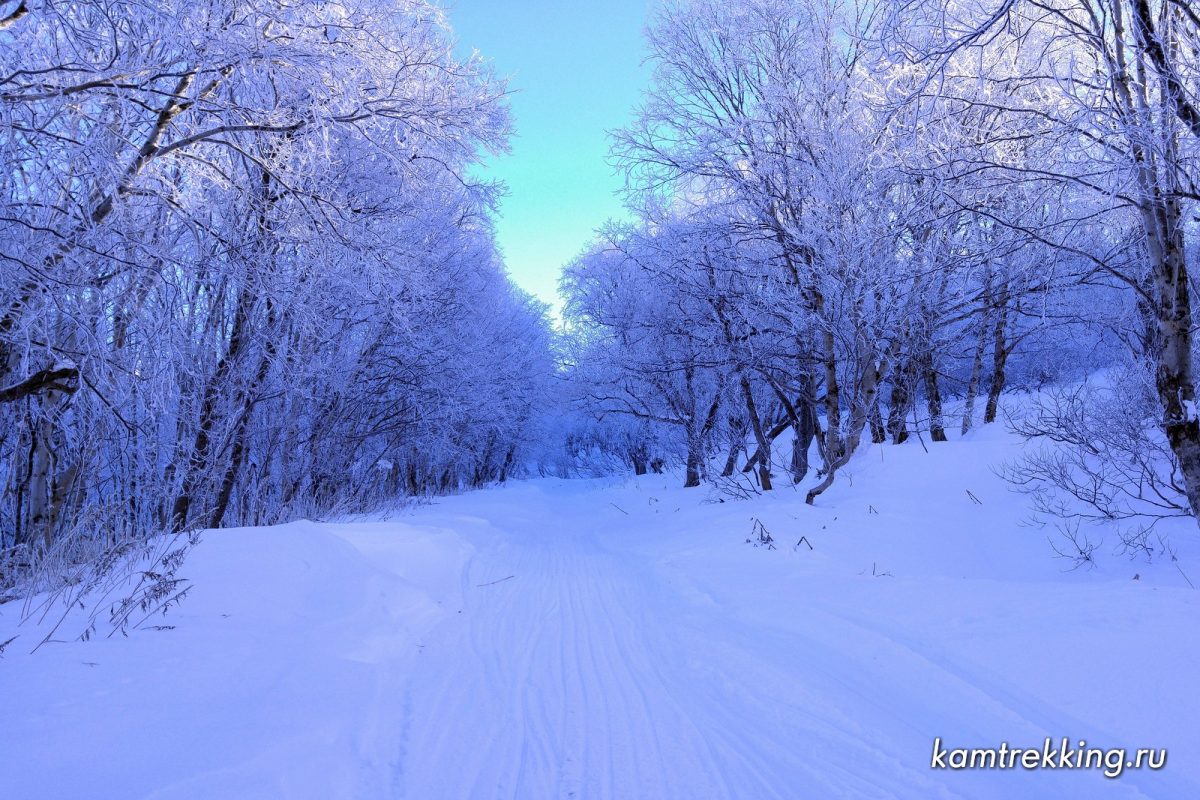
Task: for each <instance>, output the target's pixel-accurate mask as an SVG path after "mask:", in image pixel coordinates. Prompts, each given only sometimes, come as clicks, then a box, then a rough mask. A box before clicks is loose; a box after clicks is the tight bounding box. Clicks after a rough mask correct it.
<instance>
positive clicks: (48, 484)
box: [0, 0, 552, 584]
mask: <svg viewBox="0 0 1200 800" xmlns="http://www.w3.org/2000/svg"><path fill="white" fill-rule="evenodd" d="M505 91H506V90H505V87H504V84H503V83H502V82H500V81H498V80H496V79H495V78H494V77H493V76H492V75H491V73H490V71H489V69H488V68H487V66H486V65H485V64H483V63H481V62H480V61H478V60H476V59H466V60H463V59H458V58H455V56H454V55H453V40H452V38H451V33H450V31H449V29H448V27H447V23H446V21H445V19H444V18H443V13H442V11H441V10H440V9H439V8H438V7H436V6H434V5H431V4H427V3H425V2H423V1H422V0H395V1H394V2H388V3H382V4H377V3H370V2H358V0H346V1H345V2H336V3H327V2H319V1H318V0H299V2H286V3H283V2H273V1H271V0H256V1H255V2H241V1H240V0H203V1H202V2H175V1H174V0H164V1H163V2H156V3H141V2H131V1H130V2H126V1H125V0H114V1H113V2H107V3H60V2H53V1H52V0H44V1H43V2H29V3H19V4H18V3H12V2H8V3H0V159H2V161H3V164H4V171H3V176H2V177H0V185H2V186H3V193H2V196H0V204H2V206H3V207H2V209H0V481H3V499H2V500H0V551H2V552H3V553H4V558H3V559H0V584H5V583H11V582H13V581H15V580H18V579H19V577H20V574H21V573H22V571H23V570H24V571H28V570H30V569H33V568H35V567H36V564H37V562H38V560H39V558H41V557H42V556H44V554H45V553H47V552H49V551H51V550H56V551H57V552H59V554H60V555H61V554H62V553H63V552H64V551H70V553H74V554H75V555H72V556H70V558H79V559H86V558H89V557H92V556H94V555H95V554H96V553H98V552H101V551H103V550H104V549H105V548H108V547H110V546H112V545H114V544H117V543H120V542H123V541H128V540H130V539H137V538H141V537H146V536H148V535H150V534H153V533H156V532H160V531H178V530H183V529H188V528H193V527H208V526H221V525H226V526H227V525H236V524H257V523H266V522H274V521H279V520H283V519H286V518H289V517H293V516H296V515H298V514H311V513H317V512H320V511H323V510H328V509H332V508H335V507H352V506H363V505H365V504H369V503H372V502H378V501H379V500H380V499H382V498H386V497H394V496H396V495H400V494H420V493H428V492H439V491H447V490H451V489H454V488H458V487H460V486H464V485H478V484H482V483H484V482H487V481H491V480H496V479H500V480H503V479H504V478H505V477H507V476H508V475H509V474H511V473H513V472H515V471H518V470H520V469H521V468H522V466H523V463H524V462H523V458H524V453H523V451H524V448H525V447H526V445H527V444H528V442H529V441H530V440H531V437H532V435H533V433H532V431H531V419H530V417H531V410H530V409H531V405H532V403H533V401H534V398H535V397H536V396H538V393H539V392H541V391H542V390H543V389H544V387H545V385H546V382H547V381H548V380H549V379H550V377H551V371H552V360H551V351H550V335H549V332H548V326H547V324H546V321H545V312H544V309H543V308H542V307H541V306H540V305H539V304H537V303H535V302H533V301H532V300H531V299H530V298H529V297H527V296H525V295H523V294H522V293H520V292H519V291H517V290H515V289H514V288H513V287H512V286H511V285H510V283H509V282H508V280H507V278H506V276H505V274H504V271H503V268H502V265H501V263H500V259H499V256H498V254H497V250H496V247H495V244H494V241H493V237H492V234H491V229H490V214H491V213H492V202H493V198H494V195H495V191H496V190H495V187H492V186H490V185H487V184H485V183H480V182H479V181H478V180H473V179H472V178H471V177H470V168H471V166H472V165H473V164H475V163H476V162H477V160H478V159H479V158H480V156H481V155H483V154H485V153H488V152H495V151H500V150H503V149H504V148H505V147H506V137H507V135H508V129H509V120H508V113H507V108H506V106H505V103H504V94H505ZM68 560H69V559H68Z"/></svg>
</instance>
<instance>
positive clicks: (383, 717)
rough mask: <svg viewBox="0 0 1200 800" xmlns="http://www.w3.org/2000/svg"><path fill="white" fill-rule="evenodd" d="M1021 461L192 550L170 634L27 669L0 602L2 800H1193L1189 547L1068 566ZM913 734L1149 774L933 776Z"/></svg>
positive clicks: (578, 490) (531, 488)
mask: <svg viewBox="0 0 1200 800" xmlns="http://www.w3.org/2000/svg"><path fill="white" fill-rule="evenodd" d="M1019 446H1020V445H1019V444H1018V443H1017V442H1016V441H1015V440H1014V439H1012V438H1010V437H1008V436H1007V435H1004V434H1003V433H1001V432H998V431H994V430H987V431H981V432H978V433H974V434H972V435H971V436H969V437H968V439H967V440H965V441H958V440H956V441H952V442H950V443H946V444H939V445H932V444H930V445H929V449H930V453H928V454H926V453H925V452H924V450H923V448H922V446H921V445H920V444H919V443H917V442H910V443H909V444H906V445H904V446H901V447H892V446H886V447H871V448H868V449H865V450H864V452H863V453H862V454H861V455H860V456H859V457H857V458H856V459H855V461H854V463H853V464H852V465H851V468H850V469H849V470H848V472H847V474H845V475H842V476H840V477H839V481H838V483H837V484H835V486H834V488H833V489H831V490H830V491H829V492H828V493H827V494H826V495H824V496H823V497H822V498H821V501H822V502H821V503H820V504H819V505H818V506H817V507H815V508H813V507H808V506H805V505H804V503H803V496H802V494H800V493H798V492H795V491H792V490H791V489H790V488H788V489H783V490H782V491H777V492H775V493H774V495H773V496H764V497H759V498H756V499H753V500H749V501H744V502H734V501H727V502H723V503H722V502H719V499H720V498H719V496H718V495H716V494H715V493H714V492H712V491H710V490H706V489H700V490H683V489H680V488H677V486H678V482H679V481H678V476H649V477H646V478H641V479H637V480H615V479H608V480H577V481H560V480H549V479H547V480H537V481H526V482H518V483H512V484H510V485H508V486H505V487H501V488H494V489H488V490H484V491H479V492H474V493H471V494H466V495H462V496H458V497H453V498H447V499H442V500H438V501H436V502H434V503H432V504H429V505H423V506H417V507H414V508H412V509H410V510H407V511H404V512H402V513H400V514H397V515H394V516H393V517H392V518H390V519H385V518H379V519H373V520H357V521H351V522H340V523H330V524H319V523H313V522H300V523H294V524H290V525H284V526H278V527H272V528H247V529H234V530H223V531H215V532H209V533H208V534H206V535H205V538H204V540H203V542H202V543H201V545H200V546H199V547H198V548H197V549H196V550H195V552H194V554H193V555H192V556H191V557H190V558H189V561H188V562H187V564H186V565H185V567H184V569H183V570H182V574H184V575H185V576H186V577H188V578H190V579H191V580H193V581H194V582H195V589H194V594H193V595H192V596H191V597H190V598H189V599H188V600H187V601H186V602H185V603H184V604H183V605H182V606H181V607H180V608H179V609H177V610H175V611H173V612H172V613H171V614H170V615H168V616H167V617H166V618H165V619H164V620H162V621H163V622H164V623H166V624H171V625H174V626H175V627H174V628H173V629H171V630H162V631H137V632H134V633H133V634H132V635H131V636H130V638H128V639H121V638H120V637H119V636H118V637H116V638H114V639H99V640H93V641H91V642H87V643H69V644H53V645H47V646H46V647H43V648H42V649H41V650H39V651H38V653H36V654H34V655H29V654H28V652H27V651H28V650H29V649H30V648H29V647H28V646H25V647H23V646H22V645H23V644H24V643H25V642H28V641H32V640H34V639H35V635H34V633H33V632H32V631H29V630H26V627H27V626H26V627H19V626H18V619H17V616H18V614H19V604H18V603H9V604H7V605H4V606H0V641H3V640H5V639H7V638H8V637H9V636H11V635H13V634H14V633H19V634H21V636H20V638H18V639H17V640H16V641H15V642H14V643H13V644H12V645H10V646H9V648H8V649H7V650H6V652H5V655H4V657H3V658H2V659H0V680H2V681H3V686H4V691H3V692H0V718H2V719H3V720H4V725H3V726H2V727H0V753H3V768H2V769H0V797H4V798H9V797H12V798H18V797H39V798H68V797H72V798H73V797H81V796H83V797H89V798H108V797H111V798H193V797H194V798H211V797H238V798H257V797H263V798H275V797H285V798H332V797H364V798H365V797H372V798H374V797H379V798H384V797H405V798H422V799H423V798H466V797H472V798H474V797H480V798H493V797H494V798H510V797H511V798H542V797H546V798H549V797H579V798H589V797H593V798H608V797H645V798H670V797H679V798H725V797H731V798H732V797H737V798H772V797H780V798H794V797H829V798H840V797H848V798H849V797H853V798H859V797H879V798H895V797H898V798H921V799H922V800H925V799H926V798H954V797H967V798H1006V799H1007V798H1013V797H1023V798H1040V797H1045V798H1051V797H1053V798H1087V799H1088V800H1090V799H1091V798H1107V797H1117V798H1138V797H1149V798H1190V797H1200V758H1197V757H1196V753H1197V752H1200V726H1197V725H1196V724H1195V720H1196V719H1197V718H1200V698H1198V696H1197V693H1196V692H1195V690H1194V677H1195V665H1196V664H1197V663H1198V658H1200V631H1198V630H1197V629H1198V626H1197V625H1196V620H1197V618H1198V613H1197V612H1198V611H1200V608H1198V606H1197V599H1196V598H1197V594H1196V592H1195V591H1194V590H1193V589H1192V588H1190V587H1189V585H1188V583H1187V577H1185V574H1186V575H1188V576H1189V577H1190V578H1191V579H1192V580H1193V581H1195V580H1197V579H1200V570H1197V569H1196V568H1195V567H1194V566H1193V567H1191V568H1190V569H1189V564H1190V565H1195V564H1196V563H1197V560H1196V555H1197V547H1196V546H1195V545H1196V539H1197V536H1196V532H1195V530H1194V523H1193V522H1191V521H1190V520H1186V521H1178V525H1176V523H1175V522H1172V523H1171V525H1172V526H1174V527H1172V528H1170V530H1171V531H1172V532H1173V540H1174V542H1175V543H1176V545H1177V547H1178V548H1179V550H1178V555H1179V559H1180V560H1179V561H1178V562H1173V561H1170V560H1162V561H1158V562H1155V563H1152V564H1147V563H1144V562H1141V561H1130V560H1129V559H1128V558H1126V557H1124V556H1120V555H1119V554H1115V553H1113V552H1112V549H1113V548H1112V546H1111V543H1109V542H1106V543H1105V544H1104V545H1102V546H1101V547H1100V548H1099V549H1098V553H1099V554H1100V555H1099V558H1098V559H1097V567H1096V568H1095V569H1092V570H1087V571H1085V570H1075V571H1064V569H1065V568H1066V567H1067V566H1069V565H1067V564H1066V563H1065V562H1063V561H1062V560H1059V559H1055V558H1053V557H1052V552H1051V550H1050V548H1049V545H1048V544H1047V542H1046V537H1047V535H1048V530H1047V529H1043V528H1040V527H1038V526H1036V525H1033V524H1030V522H1029V518H1028V517H1029V515H1028V510H1027V504H1026V500H1025V498H1023V497H1022V496H1021V495H1018V494H1014V493H1012V492H1011V491H1009V490H1008V488H1007V486H1006V485H1005V484H1004V483H1003V482H1002V481H1001V480H1000V479H999V478H997V477H996V476H995V474H994V472H993V469H994V467H995V466H997V465H998V464H1000V463H1002V462H1003V461H1004V460H1005V459H1006V458H1010V457H1011V456H1013V455H1014V454H1015V453H1016V451H1017V448H1018V447H1019ZM968 492H970V494H968ZM971 495H974V497H975V498H977V499H978V501H979V502H976V500H974V499H972V497H971ZM755 520H759V521H761V522H762V524H763V525H764V526H765V528H766V529H767V530H768V531H770V532H771V534H772V536H773V537H774V540H775V543H776V546H777V549H775V550H769V549H766V548H763V547H752V546H751V545H750V544H746V543H745V540H746V538H748V537H749V536H750V532H751V528H752V527H753V524H754V521H755ZM800 536H804V537H806V538H807V540H808V541H809V542H811V544H812V546H813V549H812V550H809V548H808V547H807V546H805V545H800V546H799V547H798V548H796V547H794V545H795V544H796V542H797V541H798V540H799V538H800ZM1110 538H1112V537H1110ZM1135 574H1136V575H1137V576H1138V579H1137V580H1133V577H1134V575H1135ZM938 736H940V737H941V738H942V740H943V743H944V744H945V745H946V746H949V747H987V746H999V744H1000V743H1001V742H1008V743H1009V744H1010V745H1011V746H1014V747H1025V746H1030V747H1040V746H1041V743H1042V741H1043V739H1044V738H1045V737H1047V736H1050V737H1054V738H1055V739H1056V740H1057V739H1058V738H1060V737H1063V736H1069V737H1072V738H1074V739H1078V738H1084V739H1086V740H1087V741H1088V742H1089V744H1091V745H1094V746H1098V747H1127V748H1139V747H1154V748H1159V747H1165V748H1168V751H1169V759H1168V763H1167V766H1166V767H1165V768H1164V769H1162V770H1161V771H1155V772H1152V771H1147V770H1140V771H1127V772H1125V773H1124V774H1123V775H1122V776H1121V777H1120V778H1119V779H1116V780H1109V779H1105V778H1104V777H1102V776H1101V775H1100V774H1099V773H1098V772H1096V771H1059V772H1047V771H1033V772H1026V771H1023V770H1003V771H1001V770H978V771H963V772H952V771H943V770H937V771H935V770H931V769H930V766H929V762H930V756H931V752H932V744H933V740H934V737H938Z"/></svg>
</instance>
